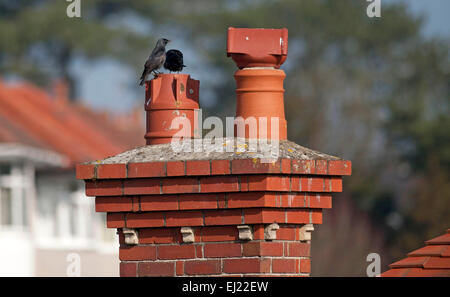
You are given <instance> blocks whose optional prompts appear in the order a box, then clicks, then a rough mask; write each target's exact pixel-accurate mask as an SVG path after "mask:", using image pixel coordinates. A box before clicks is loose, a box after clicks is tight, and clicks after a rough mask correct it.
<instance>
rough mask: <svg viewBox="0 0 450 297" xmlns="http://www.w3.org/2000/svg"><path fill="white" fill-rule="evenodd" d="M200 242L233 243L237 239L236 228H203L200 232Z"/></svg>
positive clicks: (237, 232)
mask: <svg viewBox="0 0 450 297" xmlns="http://www.w3.org/2000/svg"><path fill="white" fill-rule="evenodd" d="M200 235H201V241H202V242H209V241H234V240H238V238H239V231H238V230H237V228H236V226H220V227H203V228H201V230H200Z"/></svg>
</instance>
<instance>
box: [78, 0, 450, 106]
mask: <svg viewBox="0 0 450 297" xmlns="http://www.w3.org/2000/svg"><path fill="white" fill-rule="evenodd" d="M361 1H363V0H361ZM389 2H405V3H407V4H408V6H409V9H410V10H411V12H413V13H414V14H420V15H424V17H425V26H424V30H423V34H424V35H425V36H427V37H433V36H443V37H446V38H449V37H450V0H381V17H383V3H389ZM449 39H450V38H449ZM171 48H183V45H181V44H176V41H175V42H173V43H171ZM150 50H151V46H149V51H150ZM184 52H185V60H187V59H189V58H191V61H192V59H193V57H190V55H189V52H187V53H186V51H184ZM143 63H144V61H143ZM193 64H195V63H191V65H193ZM73 69H74V71H75V74H76V75H78V76H80V77H82V79H81V85H80V88H81V90H80V97H81V100H82V101H83V102H85V103H86V104H88V105H90V106H92V107H93V108H95V109H106V110H108V111H112V112H115V113H122V112H128V111H130V110H131V109H132V108H133V107H136V106H140V105H142V100H141V99H142V98H143V96H144V89H143V87H139V86H138V84H137V78H138V76H139V74H140V73H134V72H133V71H132V70H130V69H128V68H126V67H124V66H121V65H120V64H118V63H116V62H113V61H110V60H103V61H99V62H97V63H83V62H82V61H79V62H77V63H75V65H74V68H73ZM186 70H187V71H189V72H188V73H189V74H191V76H192V77H193V78H195V79H199V80H200V81H201V82H202V84H203V83H206V84H208V79H211V78H210V77H208V76H205V74H204V73H202V71H201V69H197V68H195V67H189V68H187V69H186ZM187 71H186V72H187ZM134 85H136V87H135V88H134V87H133V86H134ZM202 92H203V90H202ZM207 98H208V96H205V94H204V92H203V93H202V94H201V100H202V103H203V104H205V103H206V105H207V103H208V100H207ZM205 99H206V100H205ZM204 106H205V105H204ZM205 107H206V106H205Z"/></svg>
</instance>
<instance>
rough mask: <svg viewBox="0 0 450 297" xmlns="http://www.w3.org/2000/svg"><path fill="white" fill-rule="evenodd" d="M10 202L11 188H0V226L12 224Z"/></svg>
mask: <svg viewBox="0 0 450 297" xmlns="http://www.w3.org/2000/svg"><path fill="white" fill-rule="evenodd" d="M11 202H12V201H11V189H8V188H0V224H1V225H2V226H11V225H12V203H11Z"/></svg>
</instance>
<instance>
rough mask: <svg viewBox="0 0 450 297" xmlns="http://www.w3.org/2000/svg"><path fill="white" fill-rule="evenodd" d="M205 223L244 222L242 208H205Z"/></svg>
mask: <svg viewBox="0 0 450 297" xmlns="http://www.w3.org/2000/svg"><path fill="white" fill-rule="evenodd" d="M204 215H205V225H239V224H242V211H241V210H240V209H224V210H205V211H204Z"/></svg>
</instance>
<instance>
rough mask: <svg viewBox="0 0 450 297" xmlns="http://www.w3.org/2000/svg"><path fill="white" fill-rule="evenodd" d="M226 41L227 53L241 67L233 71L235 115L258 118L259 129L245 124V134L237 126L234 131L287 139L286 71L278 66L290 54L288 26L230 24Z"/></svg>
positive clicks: (259, 136) (245, 118)
mask: <svg viewBox="0 0 450 297" xmlns="http://www.w3.org/2000/svg"><path fill="white" fill-rule="evenodd" d="M227 41H228V42H227V55H228V56H229V57H230V56H231V58H232V59H233V61H234V62H236V65H237V66H238V68H239V70H237V71H236V73H235V75H234V78H235V80H236V85H237V88H236V95H237V98H236V100H237V103H236V117H237V118H238V117H242V118H243V119H244V120H248V119H249V118H251V117H254V118H255V119H256V120H257V128H256V131H254V132H256V133H250V131H249V126H248V125H246V126H245V135H241V133H242V132H241V133H240V131H238V130H239V129H238V128H237V126H236V127H235V134H237V136H238V137H245V138H254V136H255V135H256V138H259V139H264V138H267V139H276V140H285V139H287V124H286V119H285V115H284V88H283V80H284V78H285V77H286V75H285V73H284V71H283V70H279V69H278V68H280V66H281V64H283V62H284V61H285V60H286V58H287V50H288V31H287V29H286V28H283V29H248V28H229V29H228V39H227ZM273 118H276V119H278V129H277V130H278V132H275V128H276V127H274V129H272V125H276V124H275V123H273ZM261 119H266V122H267V128H264V127H262V128H261V127H260V123H261V122H260V120H261ZM272 130H274V132H275V133H272ZM261 132H262V134H261ZM274 134H275V135H274Z"/></svg>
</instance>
